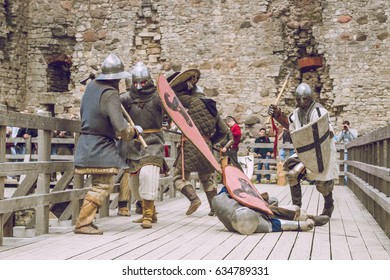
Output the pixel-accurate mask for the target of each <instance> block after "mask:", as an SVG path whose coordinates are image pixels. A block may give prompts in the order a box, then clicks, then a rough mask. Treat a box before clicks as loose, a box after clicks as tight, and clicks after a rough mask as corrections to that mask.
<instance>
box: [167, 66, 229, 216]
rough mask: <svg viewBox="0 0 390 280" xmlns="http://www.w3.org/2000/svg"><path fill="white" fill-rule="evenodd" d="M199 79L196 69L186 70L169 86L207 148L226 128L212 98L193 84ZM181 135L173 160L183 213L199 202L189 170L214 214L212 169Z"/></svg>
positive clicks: (190, 212) (211, 212)
mask: <svg viewBox="0 0 390 280" xmlns="http://www.w3.org/2000/svg"><path fill="white" fill-rule="evenodd" d="M199 78H200V71H199V70H197V69H189V70H187V71H184V72H182V73H180V74H179V75H177V76H176V77H175V78H174V79H172V80H171V81H170V85H171V87H172V89H173V90H174V91H175V93H176V95H177V97H178V99H179V100H180V102H181V103H182V104H183V106H184V107H185V108H186V109H187V113H188V115H189V116H190V117H191V119H192V120H193V122H194V123H195V125H196V127H197V128H198V130H199V132H200V133H201V135H202V136H203V138H204V139H205V141H206V142H207V144H208V145H209V147H210V149H211V147H212V145H214V144H217V143H219V142H220V141H221V140H223V139H224V138H225V137H226V135H227V134H228V133H229V132H230V130H229V127H228V126H227V125H226V123H225V122H224V121H223V120H222V118H221V117H220V115H219V113H218V111H217V108H216V103H215V101H214V100H212V99H209V98H206V96H205V95H204V93H203V91H202V89H201V88H200V87H199V86H198V85H197V82H198V80H199ZM182 137H183V139H182V141H181V143H182V144H181V148H180V152H179V154H178V157H177V160H176V161H175V163H174V167H175V169H174V174H173V183H174V186H175V188H176V189H177V190H179V191H180V192H181V193H182V194H184V195H185V196H186V197H187V198H188V200H189V201H190V203H191V204H190V206H189V208H188V210H187V212H186V214H187V215H191V214H192V213H194V212H195V211H196V210H197V209H198V208H199V206H200V205H201V200H200V199H199V197H198V195H197V194H196V190H195V188H194V186H192V184H191V182H190V181H189V177H190V174H191V172H197V173H198V176H199V180H200V182H201V184H202V186H203V189H204V191H205V193H206V196H207V200H208V202H209V205H210V212H209V215H210V216H214V215H215V212H214V210H213V208H212V203H211V202H212V199H213V198H214V196H215V195H216V194H217V186H216V183H215V182H214V178H213V175H214V172H215V169H214V167H212V165H211V164H210V163H209V161H208V160H207V159H206V158H205V157H204V155H203V154H202V153H201V152H200V151H199V150H198V149H197V148H196V147H195V146H194V145H193V144H192V143H191V141H189V140H188V139H186V137H184V136H182Z"/></svg>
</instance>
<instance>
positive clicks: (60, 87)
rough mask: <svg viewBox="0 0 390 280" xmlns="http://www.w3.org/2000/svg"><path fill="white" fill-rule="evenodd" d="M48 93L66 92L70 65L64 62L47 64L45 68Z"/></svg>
mask: <svg viewBox="0 0 390 280" xmlns="http://www.w3.org/2000/svg"><path fill="white" fill-rule="evenodd" d="M47 77H48V79H47V80H48V91H49V92H66V91H68V85H69V82H70V65H69V63H67V62H64V61H54V62H51V63H49V65H48V68H47Z"/></svg>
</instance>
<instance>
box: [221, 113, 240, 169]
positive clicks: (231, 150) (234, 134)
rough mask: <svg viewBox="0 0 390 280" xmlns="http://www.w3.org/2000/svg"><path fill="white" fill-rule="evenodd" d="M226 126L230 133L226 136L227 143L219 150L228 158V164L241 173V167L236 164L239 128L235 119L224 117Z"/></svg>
mask: <svg viewBox="0 0 390 280" xmlns="http://www.w3.org/2000/svg"><path fill="white" fill-rule="evenodd" d="M226 124H227V125H228V127H229V128H230V132H231V133H229V134H228V135H227V143H226V144H225V146H224V147H222V148H221V152H222V153H226V154H227V156H228V157H229V161H230V162H229V163H230V164H231V165H233V166H235V167H237V168H239V169H240V170H241V171H243V170H242V167H241V165H240V163H239V162H238V155H237V153H238V149H239V144H240V141H241V128H240V126H239V125H238V123H237V121H236V119H235V118H234V117H232V116H227V117H226Z"/></svg>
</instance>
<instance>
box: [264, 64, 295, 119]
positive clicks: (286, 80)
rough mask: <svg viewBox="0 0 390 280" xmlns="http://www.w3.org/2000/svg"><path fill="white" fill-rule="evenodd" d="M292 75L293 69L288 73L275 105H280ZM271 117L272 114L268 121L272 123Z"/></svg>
mask: <svg viewBox="0 0 390 280" xmlns="http://www.w3.org/2000/svg"><path fill="white" fill-rule="evenodd" d="M290 75H291V71H290V72H288V75H287V77H286V79H285V80H284V83H283V86H282V88H281V90H280V92H279V94H278V97H277V98H276V100H275V105H278V103H279V101H280V98H281V97H282V94H283V92H284V89H285V88H286V85H287V82H288V79H289V78H290ZM271 118H272V116H269V118H268V120H267V123H270V121H271Z"/></svg>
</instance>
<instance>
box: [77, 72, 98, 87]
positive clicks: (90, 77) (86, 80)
mask: <svg viewBox="0 0 390 280" xmlns="http://www.w3.org/2000/svg"><path fill="white" fill-rule="evenodd" d="M95 78H96V76H95V74H94V73H90V74H89V76H88V77H87V78H85V79H84V80H81V81H80V84H82V85H83V86H85V85H86V84H87V82H88V80H89V79H91V80H94V79H95Z"/></svg>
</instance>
